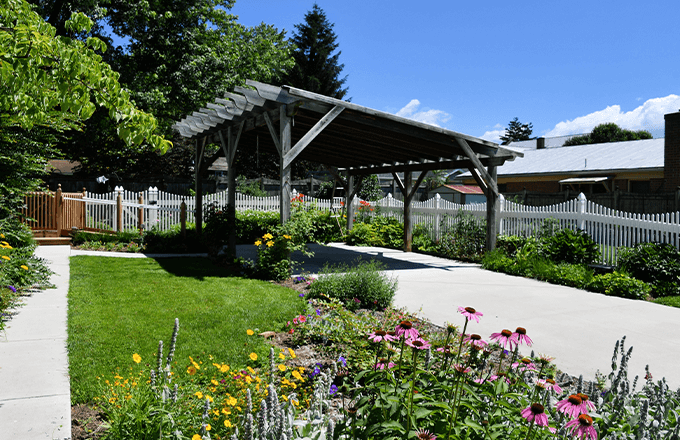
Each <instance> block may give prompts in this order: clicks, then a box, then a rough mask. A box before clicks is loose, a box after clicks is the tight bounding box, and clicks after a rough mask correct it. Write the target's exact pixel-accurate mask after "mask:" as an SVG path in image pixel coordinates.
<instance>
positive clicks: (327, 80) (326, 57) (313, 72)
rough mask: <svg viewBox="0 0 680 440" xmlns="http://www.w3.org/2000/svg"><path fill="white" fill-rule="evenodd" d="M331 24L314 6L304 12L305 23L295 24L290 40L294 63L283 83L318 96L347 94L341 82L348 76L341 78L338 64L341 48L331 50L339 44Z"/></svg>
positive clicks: (341, 67) (340, 69)
mask: <svg viewBox="0 0 680 440" xmlns="http://www.w3.org/2000/svg"><path fill="white" fill-rule="evenodd" d="M333 26H334V25H333V23H330V22H329V21H328V19H327V18H326V13H325V12H324V11H323V9H321V8H320V7H319V5H317V4H316V3H315V4H314V7H313V8H312V10H311V11H309V12H307V14H305V22H304V23H302V24H296V25H295V29H296V32H294V33H293V38H292V39H291V41H292V42H293V43H294V44H295V45H296V46H297V49H296V50H295V52H294V53H293V57H294V58H295V66H294V67H293V68H292V69H291V71H290V72H289V73H288V75H286V76H284V77H283V79H282V80H283V83H284V84H286V85H289V86H293V87H297V88H300V89H303V90H308V91H310V92H314V93H319V94H321V95H325V96H330V97H333V98H337V99H342V98H344V96H345V95H346V94H347V88H346V87H345V88H343V85H344V84H345V82H346V81H347V76H345V77H343V78H340V74H341V72H342V69H343V68H344V67H345V65H344V64H338V58H339V57H340V51H338V52H337V53H335V54H334V53H333V52H334V51H335V50H336V49H337V48H338V44H337V43H336V42H335V40H336V38H337V36H336V35H335V32H333Z"/></svg>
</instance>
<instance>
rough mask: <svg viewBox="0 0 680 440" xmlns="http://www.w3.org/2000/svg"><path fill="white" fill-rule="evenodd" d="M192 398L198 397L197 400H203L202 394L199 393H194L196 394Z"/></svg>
mask: <svg viewBox="0 0 680 440" xmlns="http://www.w3.org/2000/svg"><path fill="white" fill-rule="evenodd" d="M194 396H196V397H198V398H199V399H202V398H203V393H202V392H200V391H196V392H195V393H194Z"/></svg>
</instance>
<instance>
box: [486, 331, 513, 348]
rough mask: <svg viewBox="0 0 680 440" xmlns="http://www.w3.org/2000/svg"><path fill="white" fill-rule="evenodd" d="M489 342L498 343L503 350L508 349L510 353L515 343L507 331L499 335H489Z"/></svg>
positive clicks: (510, 333)
mask: <svg viewBox="0 0 680 440" xmlns="http://www.w3.org/2000/svg"><path fill="white" fill-rule="evenodd" d="M491 340H492V341H496V342H498V343H499V344H501V345H502V346H503V348H507V347H509V348H510V351H512V346H513V344H515V343H516V342H515V340H514V339H513V337H512V332H511V331H510V330H508V329H505V330H503V331H502V332H500V333H491Z"/></svg>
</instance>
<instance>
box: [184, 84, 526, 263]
mask: <svg viewBox="0 0 680 440" xmlns="http://www.w3.org/2000/svg"><path fill="white" fill-rule="evenodd" d="M173 127H174V128H175V129H176V130H177V131H179V133H180V134H181V135H182V136H183V137H185V138H190V139H194V140H195V141H196V163H195V171H196V206H201V203H202V192H201V173H200V169H201V162H202V161H203V159H204V158H203V156H204V152H205V145H206V144H209V143H219V144H220V145H221V147H222V148H221V153H222V154H224V156H225V157H226V160H227V164H228V171H227V173H228V196H227V197H228V206H229V207H230V208H231V209H230V213H229V215H230V217H231V218H232V220H235V216H236V212H235V201H236V194H235V181H236V175H235V171H234V167H233V163H234V157H235V155H236V153H237V151H238V150H239V149H244V148H248V149H254V148H256V147H257V148H258V149H259V152H260V154H276V155H278V157H279V158H280V169H281V174H280V178H281V208H280V209H281V222H284V223H285V222H286V221H287V220H288V219H289V218H290V203H285V201H289V202H290V200H291V196H292V195H291V194H292V187H291V164H292V163H293V162H294V161H295V160H309V161H314V162H318V163H321V164H324V166H326V168H327V169H328V170H329V171H330V172H331V173H332V174H333V175H334V176H335V179H336V180H337V181H338V182H340V184H341V185H342V186H343V187H344V188H345V194H346V201H345V207H346V209H347V227H348V229H351V228H352V217H353V209H354V207H353V206H352V203H351V202H352V200H353V199H354V196H355V195H356V193H357V190H358V189H359V188H360V186H361V181H362V179H363V178H364V177H365V176H367V175H370V174H375V173H385V172H389V173H392V175H393V176H394V178H395V180H396V181H397V185H398V186H399V189H400V190H401V192H402V194H403V196H404V250H405V251H407V252H408V251H411V238H412V223H411V201H412V199H413V196H414V195H415V194H416V190H417V188H418V186H419V185H420V183H421V182H422V181H423V179H424V178H425V175H426V174H427V172H428V171H430V170H440V169H452V168H454V169H455V168H465V169H468V170H470V172H471V173H472V176H473V177H474V179H475V180H476V181H477V183H478V184H479V186H480V187H481V188H482V190H483V191H484V194H485V195H486V199H487V215H486V220H487V231H486V248H487V249H493V248H495V245H496V231H497V228H498V226H497V221H496V211H497V209H498V186H497V180H496V175H497V172H496V170H497V168H498V167H499V166H502V165H503V163H504V162H505V161H506V160H514V159H515V158H516V157H522V156H523V154H522V153H519V152H516V151H512V150H508V149H505V148H502V147H500V146H499V145H497V144H495V143H493V142H489V141H486V140H483V139H479V138H476V137H472V136H468V135H464V134H461V133H457V132H454V131H451V130H446V129H443V128H440V127H436V126H433V125H429V124H424V123H421V122H417V121H413V120H411V119H406V118H402V117H399V116H395V115H393V114H390V113H386V112H381V111H378V110H374V109H371V108H368V107H363V106H360V105H357V104H354V103H351V102H346V101H341V100H338V99H334V98H330V97H327V96H323V95H319V94H316V93H312V92H308V91H305V90H301V89H296V88H294V87H289V86H282V87H278V86H272V85H269V84H264V83H260V82H256V81H250V80H248V81H246V87H235V88H234V91H233V93H225V95H224V97H223V98H217V99H215V101H214V102H211V103H208V104H207V105H206V107H204V108H200V109H199V110H198V111H195V112H194V113H192V114H191V115H189V116H187V117H185V118H184V119H182V120H181V121H179V122H177V123H176V124H174V125H173ZM398 172H399V173H402V172H403V173H404V179H403V180H402V179H400V178H399V177H398V175H397V173H398ZM413 172H419V173H420V174H418V175H417V177H416V178H415V179H413ZM196 228H197V229H199V231H200V230H201V228H202V213H201V210H197V211H196ZM231 229H232V232H231V234H230V237H229V241H228V243H229V250H230V252H232V254H233V253H234V252H235V243H236V242H235V235H234V233H233V228H231Z"/></svg>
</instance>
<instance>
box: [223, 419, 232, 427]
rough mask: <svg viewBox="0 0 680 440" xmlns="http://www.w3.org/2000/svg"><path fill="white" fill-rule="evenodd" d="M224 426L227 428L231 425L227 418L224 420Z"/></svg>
mask: <svg viewBox="0 0 680 440" xmlns="http://www.w3.org/2000/svg"><path fill="white" fill-rule="evenodd" d="M224 426H226V427H227V428H231V426H232V425H231V422H230V421H229V420H225V421H224Z"/></svg>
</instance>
